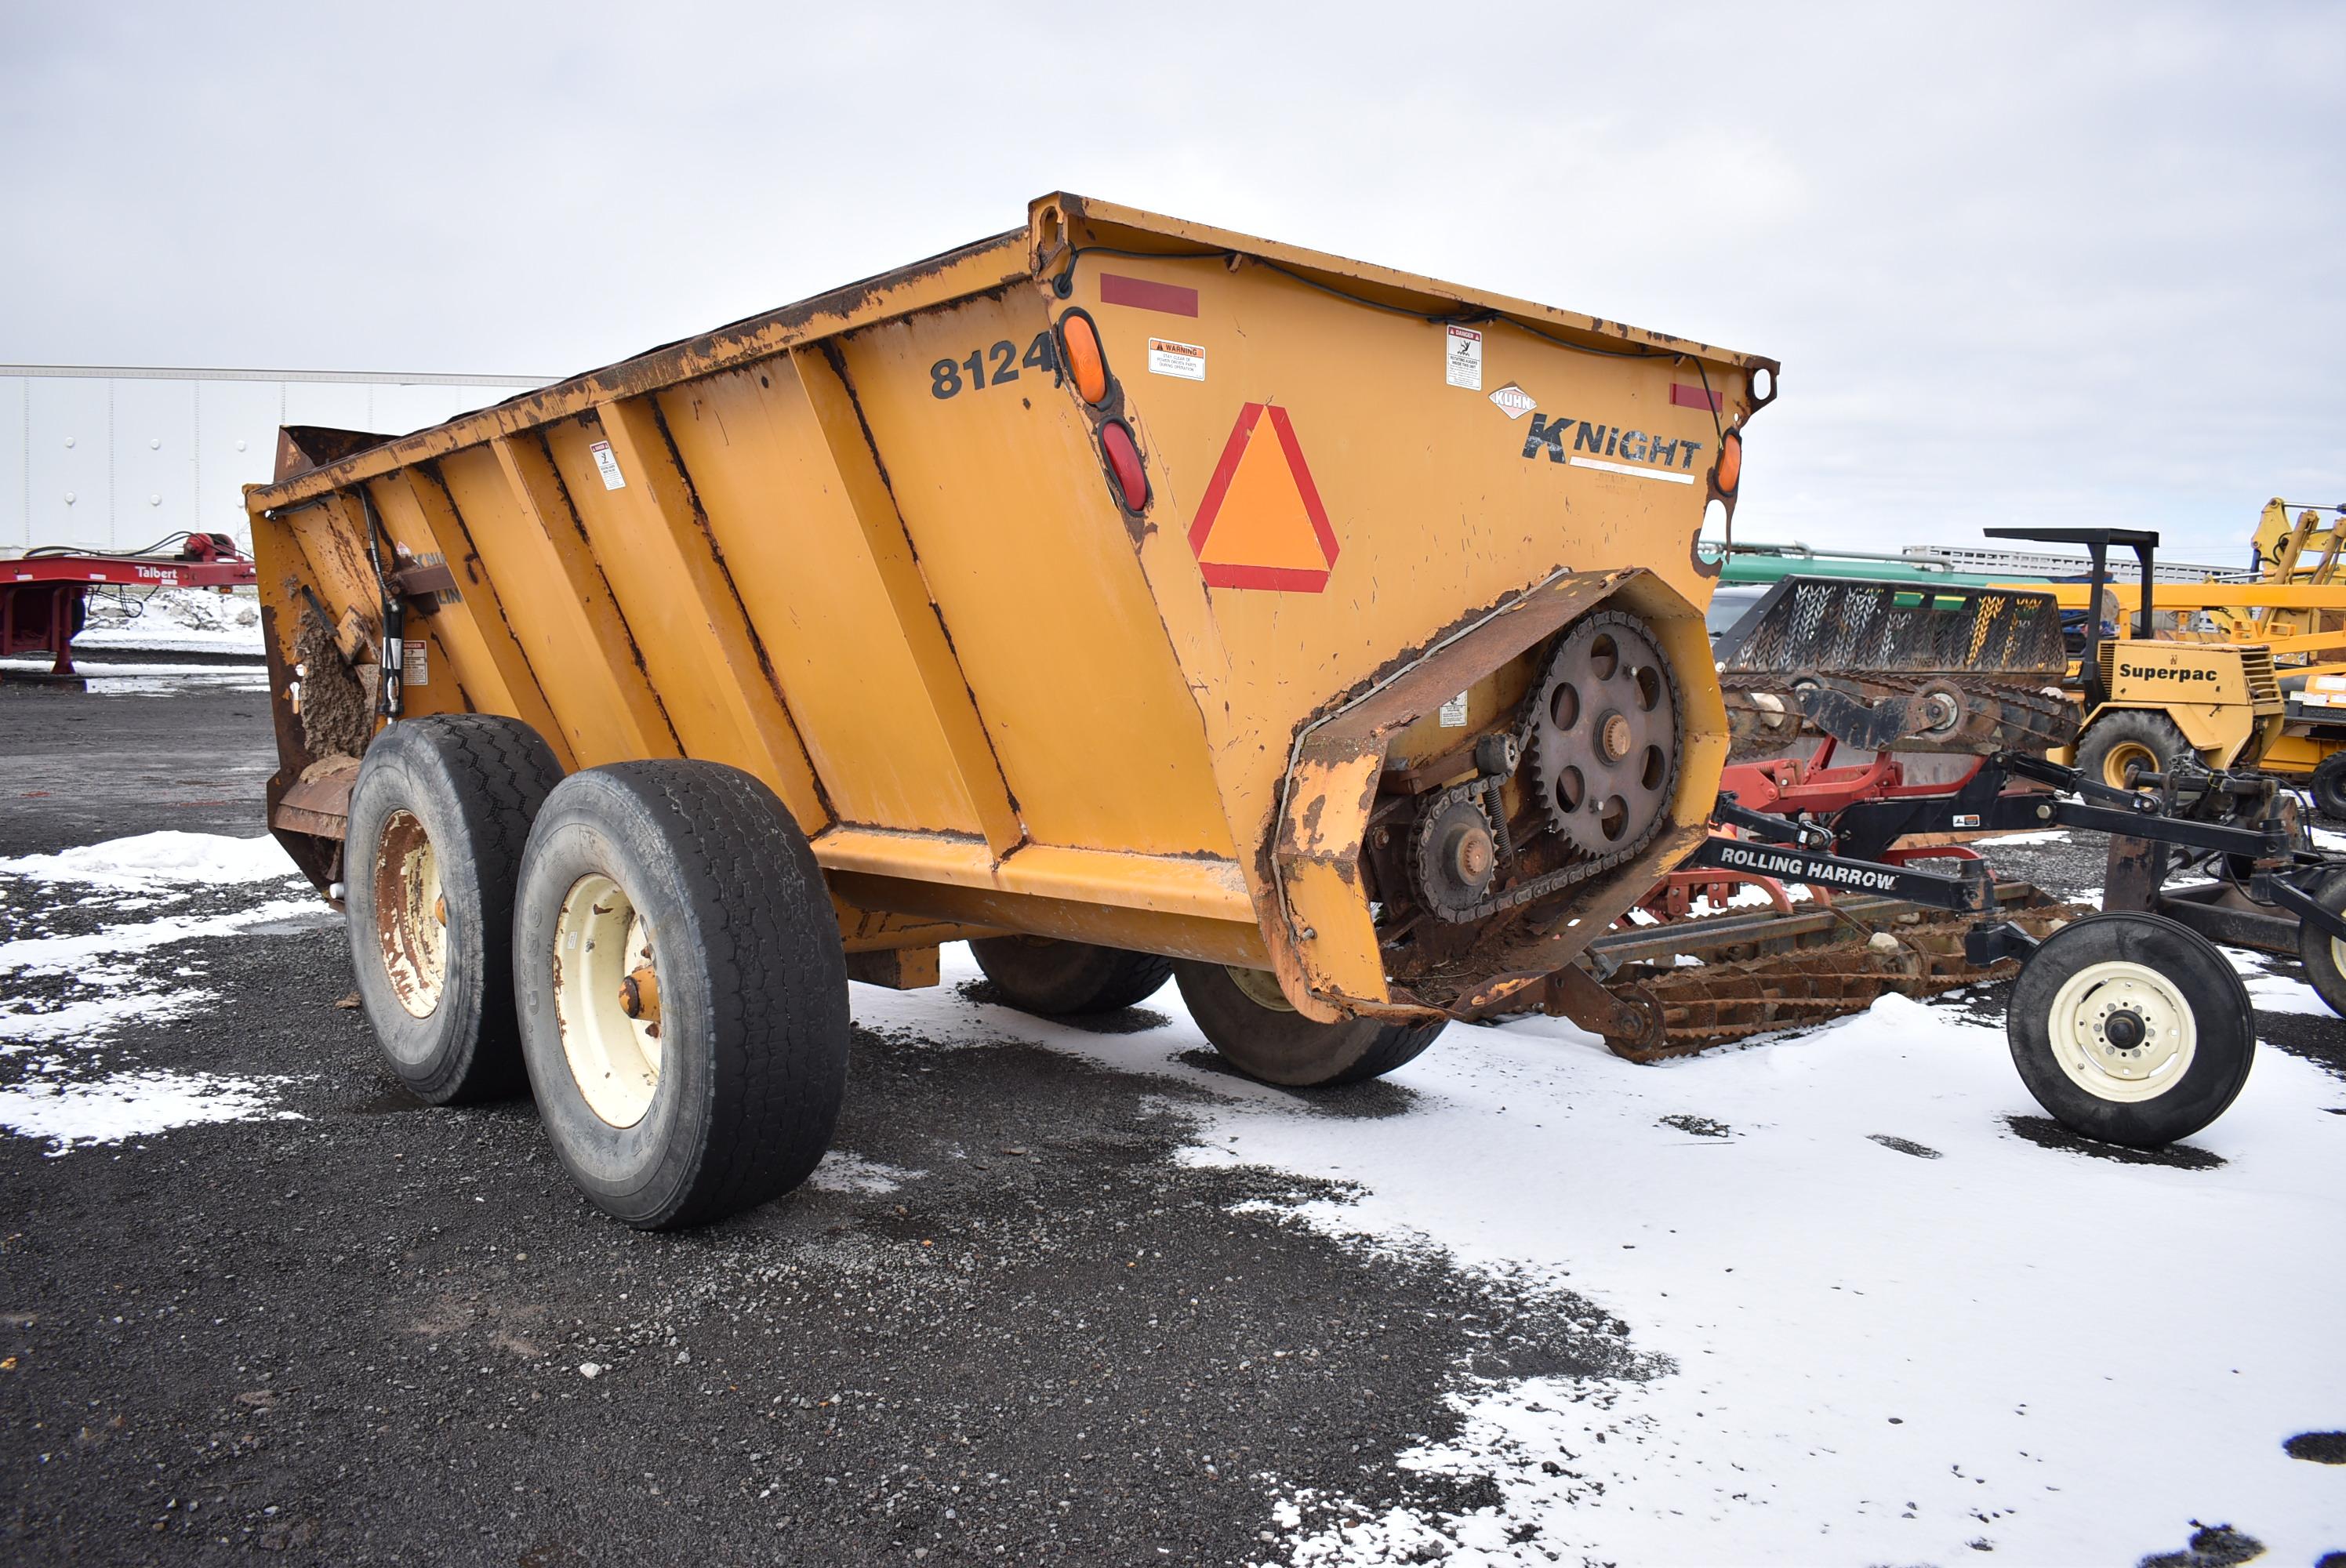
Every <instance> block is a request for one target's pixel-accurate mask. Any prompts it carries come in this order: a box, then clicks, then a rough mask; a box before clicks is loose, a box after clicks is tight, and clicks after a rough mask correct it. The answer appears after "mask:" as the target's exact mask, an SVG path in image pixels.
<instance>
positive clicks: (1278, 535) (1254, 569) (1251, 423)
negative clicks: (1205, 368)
mask: <svg viewBox="0 0 2346 1568" xmlns="http://www.w3.org/2000/svg"><path fill="white" fill-rule="evenodd" d="M1189 549H1190V551H1191V553H1192V554H1194V555H1196V556H1197V557H1198V569H1199V573H1200V574H1201V575H1203V576H1204V577H1205V579H1206V582H1207V584H1208V585H1209V586H1212V587H1217V588H1270V589H1276V590H1279V591H1281V592H1285V593H1293V594H1316V593H1318V592H1320V591H1321V589H1322V588H1324V587H1326V586H1327V585H1328V573H1329V571H1330V569H1331V567H1333V566H1334V565H1336V553H1337V545H1336V531H1335V529H1334V528H1332V527H1331V526H1330V525H1329V522H1328V510H1327V508H1326V507H1325V506H1323V505H1322V504H1321V501H1320V487H1319V486H1318V485H1317V484H1314V483H1313V482H1312V479H1311V467H1310V465H1309V464H1307V463H1305V462H1304V461H1303V447H1302V445H1301V443H1299V442H1298V441H1297V440H1296V439H1295V427H1294V425H1293V424H1292V423H1290V421H1289V419H1288V417H1287V411H1286V410H1285V409H1283V408H1280V407H1278V406H1277V405H1276V404H1272V403H1260V402H1250V403H1248V404H1247V405H1246V406H1245V407H1244V408H1242V409H1240V410H1239V418H1238V423H1236V424H1235V425H1233V426H1232V427H1231V428H1230V438H1229V441H1228V442H1227V443H1225V444H1224V445H1223V447H1222V459H1221V461H1220V462H1219V463H1216V464H1215V465H1214V477H1213V478H1212V480H1211V481H1209V483H1208V484H1207V485H1206V494H1205V497H1204V499H1203V500H1201V501H1200V502H1199V505H1198V516H1197V520H1196V521H1195V522H1193V523H1191V524H1189Z"/></svg>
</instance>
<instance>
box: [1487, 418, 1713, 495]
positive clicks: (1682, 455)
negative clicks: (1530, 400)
mask: <svg viewBox="0 0 2346 1568" xmlns="http://www.w3.org/2000/svg"><path fill="white" fill-rule="evenodd" d="M1567 442H1569V443H1570V444H1569V445H1567V444H1566V443H1567ZM1708 446H1709V443H1708V442H1700V441H1687V440H1684V439H1681V438H1678V437H1672V436H1665V435H1662V434H1660V433H1653V432H1647V431H1642V430H1631V429H1629V428H1627V426H1624V425H1617V424H1604V423H1598V422H1597V421H1595V420H1586V419H1577V418H1575V417H1573V416H1572V415H1569V414H1558V415H1556V417H1555V418H1553V419H1551V418H1549V417H1548V416H1547V415H1546V414H1544V413H1535V414H1533V415H1532V423H1531V428H1530V429H1528V430H1526V431H1525V433H1524V456H1525V457H1526V458H1537V457H1538V456H1539V455H1540V454H1541V453H1546V454H1547V460H1548V461H1549V462H1550V463H1564V464H1566V465H1567V466H1569V467H1573V468H1593V469H1596V471H1597V472H1599V473H1622V474H1627V475H1628V476H1629V477H1630V478H1632V479H1658V480H1660V481H1661V482H1663V483H1664V484H1693V483H1694V479H1695V476H1694V467H1695V460H1696V459H1697V458H1698V456H1700V455H1701V453H1703V452H1704V451H1705V450H1706V448H1707V447H1708Z"/></svg>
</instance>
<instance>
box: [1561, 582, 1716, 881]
mask: <svg viewBox="0 0 2346 1568" xmlns="http://www.w3.org/2000/svg"><path fill="white" fill-rule="evenodd" d="M1681 731H1682V727H1681V725H1680V723H1679V717H1678V680H1677V677H1675V676H1674V675H1673V674H1672V672H1671V670H1670V666H1669V661H1668V659H1666V658H1664V657H1662V650H1661V648H1660V647H1659V645H1658V644H1657V643H1656V642H1655V640H1654V636H1653V633H1652V631H1651V630H1650V629H1649V628H1648V627H1647V626H1646V624H1645V623H1644V622H1643V621H1640V620H1639V619H1637V617H1636V616H1630V615H1625V614H1623V613H1622V612H1620V611H1617V610H1600V611H1598V612H1597V613H1596V614H1595V615H1592V616H1586V617H1584V618H1583V619H1581V620H1580V621H1578V622H1576V624H1575V625H1573V626H1570V627H1567V628H1566V631H1565V634H1564V636H1562V637H1561V638H1560V639H1559V640H1558V641H1557V643H1556V652H1555V654H1554V655H1553V656H1551V657H1550V658H1549V660H1548V666H1547V672H1546V674H1545V676H1543V677H1541V680H1540V684H1539V686H1538V687H1537V689H1536V690H1535V691H1534V693H1533V694H1532V701H1531V708H1530V713H1529V716H1528V725H1527V736H1528V738H1529V740H1530V748H1529V749H1530V753H1531V757H1530V773H1531V784H1532V792H1533V799H1534V801H1535V803H1536V804H1537V805H1538V806H1539V808H1540V809H1542V811H1543V812H1544V813H1545V817H1546V820H1547V824H1548V826H1549V827H1550V828H1551V829H1553V830H1555V831H1556V833H1557V834H1558V835H1559V836H1561V837H1562V838H1563V839H1564V840H1565V841H1566V843H1568V844H1570V845H1571V846H1572V847H1573V848H1574V849H1576V850H1580V851H1581V852H1582V853H1584V854H1588V855H1608V856H1609V855H1617V854H1619V853H1621V852H1622V851H1623V850H1633V849H1636V848H1637V847H1638V846H1639V845H1642V844H1643V843H1644V842H1645V841H1646V840H1648V839H1650V838H1651V837H1652V836H1653V835H1654V834H1655V833H1656V832H1658V830H1660V828H1661V825H1662V823H1663V821H1664V820H1665V818H1666V816H1667V814H1668V809H1669V803H1670V795H1671V792H1672V791H1673V790H1674V789H1676V788H1677V787H1678V756H1679V752H1680V749H1681V739H1682V733H1681Z"/></svg>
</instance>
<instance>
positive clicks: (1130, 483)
mask: <svg viewBox="0 0 2346 1568" xmlns="http://www.w3.org/2000/svg"><path fill="white" fill-rule="evenodd" d="M1100 450H1101V451H1102V452H1104V453H1107V471H1108V475H1109V477H1111V478H1113V479H1114V480H1115V481H1116V487H1117V490H1118V491H1119V492H1121V493H1122V494H1121V499H1122V500H1123V502H1124V509H1125V510H1126V511H1127V512H1140V511H1145V510H1146V509H1147V508H1148V471H1147V470H1146V469H1144V468H1142V467H1141V465H1140V448H1139V447H1137V446H1136V445H1135V444H1133V440H1132V432H1131V431H1129V430H1127V429H1126V428H1125V425H1124V422H1123V421H1122V420H1117V419H1112V420H1109V421H1108V422H1107V423H1106V424H1104V425H1102V426H1100Z"/></svg>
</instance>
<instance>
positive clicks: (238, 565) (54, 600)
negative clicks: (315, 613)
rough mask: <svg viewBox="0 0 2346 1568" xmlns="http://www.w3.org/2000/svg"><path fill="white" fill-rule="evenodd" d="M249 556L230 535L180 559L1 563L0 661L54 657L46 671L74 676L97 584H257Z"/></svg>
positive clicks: (199, 540)
mask: <svg viewBox="0 0 2346 1568" xmlns="http://www.w3.org/2000/svg"><path fill="white" fill-rule="evenodd" d="M259 579H260V573H259V572H258V570H257V569H256V568H255V567H254V565H253V564H252V561H251V558H250V557H249V556H247V555H242V554H241V553H240V552H239V551H238V549H237V547H236V544H235V541H233V540H231V539H230V538H229V537H228V535H225V534H191V535H189V536H188V539H187V543H186V544H185V545H183V546H182V547H181V549H180V552H179V554H178V555H168V556H164V555H24V556H20V557H18V558H17V559H15V560H13V561H0V655H16V654H28V653H46V654H54V655H55V656H56V663H55V664H54V665H53V666H52V667H51V668H50V670H49V673H50V674H51V675H56V676H70V675H72V674H73V673H74V663H73V640H74V637H75V636H76V634H77V633H79V632H80V630H81V628H82V625H83V623H84V622H85V621H86V620H87V599H88V596H89V590H90V588H91V587H92V586H93V585H97V586H99V587H128V588H233V587H240V586H244V585H250V584H252V583H254V582H257V581H259Z"/></svg>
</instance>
